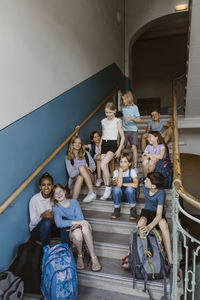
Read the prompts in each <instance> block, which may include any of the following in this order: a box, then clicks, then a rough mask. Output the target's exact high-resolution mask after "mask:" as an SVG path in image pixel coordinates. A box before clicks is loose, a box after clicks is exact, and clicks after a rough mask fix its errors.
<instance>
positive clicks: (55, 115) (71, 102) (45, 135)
mask: <svg viewBox="0 0 200 300" xmlns="http://www.w3.org/2000/svg"><path fill="white" fill-rule="evenodd" d="M115 86H118V87H119V88H120V89H123V88H124V75H123V74H122V73H121V71H120V70H119V68H118V67H117V65H116V64H112V65H110V66H108V67H107V68H105V69H103V70H102V71H100V72H98V73H97V74H95V75H94V76H92V77H90V78H88V79H87V80H85V81H83V82H82V83H80V84H78V85H77V86H75V87H74V88H72V89H70V90H68V91H66V92H65V93H63V94H62V95H60V96H58V97H56V98H55V99H53V100H51V101H50V102H49V103H47V104H45V105H43V106H42V107H40V108H38V109H37V110H35V111H33V112H32V113H30V114H28V115H26V116H25V117H23V118H21V119H20V120H18V121H16V122H15V123H13V124H11V125H10V126H8V127H6V128H5V129H3V130H1V131H0V144H1V148H0V158H1V161H0V166H1V168H0V178H1V181H0V204H1V203H3V202H4V201H5V200H6V199H7V198H8V197H9V196H10V195H11V194H12V193H13V192H14V191H15V190H16V189H17V187H19V186H20V185H21V184H22V183H23V181H24V180H25V179H26V178H27V177H28V176H29V175H30V174H31V173H32V172H33V171H34V170H35V169H36V168H37V167H38V166H39V165H40V164H41V163H42V162H43V161H44V160H45V159H46V158H47V157H48V156H49V155H50V154H51V153H52V152H53V151H54V150H55V149H56V148H57V147H58V146H59V145H60V143H62V142H63V141H64V139H65V138H66V137H67V136H68V135H69V134H70V133H71V132H72V131H73V130H74V129H75V127H76V125H77V124H80V123H81V122H82V121H83V120H84V119H85V118H86V117H87V116H88V115H89V114H90V113H91V112H92V110H93V109H94V108H95V107H96V106H97V105H98V104H99V103H100V102H101V101H102V100H103V99H104V98H105V97H106V96H107V94H108V93H109V92H110V91H111V90H112V89H113V88H114V87H115ZM103 116H104V112H103V109H101V111H99V112H98V113H97V114H96V115H95V116H94V117H93V118H92V119H91V120H90V121H88V123H87V125H86V126H85V127H84V128H83V129H82V130H81V131H80V135H81V136H82V137H83V138H84V139H86V137H87V136H88V135H89V133H90V131H93V130H95V129H99V128H100V120H101V119H102V118H103ZM66 150H67V148H66V147H65V148H64V149H63V150H61V151H60V153H59V154H58V155H57V156H56V157H55V158H54V159H53V160H52V161H51V162H50V163H49V164H48V165H47V166H46V167H45V169H44V170H43V171H42V172H41V174H43V173H44V172H45V171H48V172H49V173H50V174H52V176H53V177H54V182H55V183H61V184H66V179H67V178H66V170H65V155H66ZM41 174H39V175H38V176H37V177H36V178H35V179H34V180H33V181H32V182H31V183H30V185H29V186H28V187H27V188H26V189H25V190H24V191H23V192H22V193H21V194H20V195H19V196H18V197H17V198H16V199H15V201H14V202H13V204H12V205H11V206H10V207H9V208H8V209H7V210H6V211H5V212H4V213H3V214H2V215H1V216H0V228H1V231H0V241H1V243H4V245H6V246H5V247H0V257H1V262H0V263H1V264H0V271H2V270H5V269H6V268H7V267H8V266H9V264H10V263H11V261H12V259H13V257H14V255H15V253H16V249H17V247H18V245H19V244H20V243H22V242H24V241H25V240H27V238H28V236H29V229H28V223H29V216H28V203H29V199H30V197H32V195H33V194H35V193H36V192H38V191H39V189H38V179H39V177H40V176H41Z"/></svg>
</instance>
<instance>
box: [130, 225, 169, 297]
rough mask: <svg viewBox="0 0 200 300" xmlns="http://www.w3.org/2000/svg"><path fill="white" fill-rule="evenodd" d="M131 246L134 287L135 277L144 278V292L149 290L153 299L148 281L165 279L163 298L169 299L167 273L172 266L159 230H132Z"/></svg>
mask: <svg viewBox="0 0 200 300" xmlns="http://www.w3.org/2000/svg"><path fill="white" fill-rule="evenodd" d="M129 248H130V254H129V265H130V269H131V271H132V273H133V287H135V279H139V280H144V292H148V294H149V299H153V298H152V297H151V294H150V291H149V290H148V289H147V287H146V285H147V281H148V280H154V279H164V297H162V299H167V285H166V275H167V273H168V271H169V269H170V266H169V262H168V259H167V256H166V255H165V251H164V247H163V244H162V238H161V236H160V234H159V233H158V231H157V230H156V229H155V228H154V229H153V230H151V232H150V233H149V234H148V235H146V234H142V233H140V231H139V230H137V231H136V232H132V233H131V236H130V245H129Z"/></svg>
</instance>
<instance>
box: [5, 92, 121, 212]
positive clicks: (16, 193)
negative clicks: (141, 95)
mask: <svg viewBox="0 0 200 300" xmlns="http://www.w3.org/2000/svg"><path fill="white" fill-rule="evenodd" d="M116 92H117V88H114V89H113V90H112V91H111V92H110V93H109V94H108V95H107V96H106V97H105V98H104V99H103V100H102V101H101V103H100V104H99V105H98V106H97V107H96V108H95V109H94V110H93V111H92V112H91V113H90V114H89V115H88V117H87V118H86V119H85V120H84V121H83V122H82V123H81V124H80V125H79V127H77V128H76V129H75V130H74V131H73V132H72V133H71V134H70V135H69V136H68V137H67V138H66V139H65V140H64V141H63V142H62V143H61V144H60V146H58V147H57V148H56V150H54V151H53V152H52V154H51V155H49V156H48V157H47V159H46V160H45V161H44V162H43V163H42V164H41V165H40V166H39V167H38V168H37V169H36V170H35V171H34V172H33V173H32V174H31V175H30V176H29V177H28V178H27V179H26V180H25V181H24V182H23V183H22V184H21V185H20V186H19V187H18V188H17V189H16V191H15V192H14V193H13V194H12V195H11V196H10V197H9V198H8V199H7V200H6V201H5V202H4V203H3V204H2V205H1V206H0V215H1V214H2V213H3V212H4V210H5V209H6V208H7V207H8V206H9V205H10V204H11V203H12V202H13V201H14V200H15V199H16V198H17V196H19V194H21V193H22V192H23V190H24V189H25V188H26V187H27V186H28V185H29V183H31V181H32V180H33V179H34V178H35V177H36V176H37V175H38V174H39V173H40V172H41V170H42V169H44V167H45V166H46V165H47V164H48V163H49V162H50V161H51V160H52V159H53V158H54V157H55V156H56V155H57V154H58V153H59V152H60V151H61V150H62V148H63V147H64V146H65V145H66V144H67V143H68V142H69V141H70V140H71V138H72V137H73V136H74V135H75V134H76V133H77V132H78V131H79V130H80V129H81V127H83V126H84V125H85V123H86V122H87V121H88V120H89V119H90V118H91V117H92V116H93V115H94V114H95V113H96V112H97V111H98V110H99V109H100V108H101V107H102V106H103V105H104V103H105V102H107V101H108V100H109V99H110V98H111V97H113V96H114V95H115V94H116Z"/></svg>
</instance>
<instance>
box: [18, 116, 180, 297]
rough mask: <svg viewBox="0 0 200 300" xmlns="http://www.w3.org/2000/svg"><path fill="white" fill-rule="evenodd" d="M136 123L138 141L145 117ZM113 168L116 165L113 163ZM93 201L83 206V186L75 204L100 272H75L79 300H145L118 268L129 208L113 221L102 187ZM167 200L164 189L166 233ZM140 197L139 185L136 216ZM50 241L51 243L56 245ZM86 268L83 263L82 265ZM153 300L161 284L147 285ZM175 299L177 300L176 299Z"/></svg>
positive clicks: (130, 224) (159, 294) (130, 225)
mask: <svg viewBox="0 0 200 300" xmlns="http://www.w3.org/2000/svg"><path fill="white" fill-rule="evenodd" d="M161 118H162V119H164V120H167V121H170V120H171V118H170V117H169V116H161ZM141 119H142V122H141V123H140V124H139V126H138V127H139V140H140V137H141V134H142V133H143V132H145V128H146V124H147V121H148V120H149V117H142V118H141ZM168 146H169V151H170V154H171V157H172V143H170V144H169V145H168ZM138 154H139V155H138V157H139V163H138V170H139V174H138V176H139V177H142V165H141V150H140V147H139V151H138ZM116 167H117V163H116ZM94 189H95V192H96V194H97V200H95V201H93V202H91V203H83V202H82V201H81V200H82V199H83V198H84V196H85V195H86V194H87V193H88V190H87V188H86V187H83V188H82V190H81V195H80V197H79V203H80V205H81V208H82V210H83V214H84V217H85V219H86V220H88V222H89V223H90V224H91V226H92V230H93V239H94V245H95V250H96V254H97V256H98V258H99V260H100V262H101V265H102V270H101V271H100V272H92V271H91V268H90V266H86V267H85V269H84V270H81V271H79V272H78V277H79V298H78V299H79V300H88V299H91V300H92V299H98V300H113V299H115V300H129V299H131V300H144V299H149V296H148V294H146V293H144V292H143V289H144V284H143V281H139V280H137V282H136V284H135V289H133V280H132V275H131V273H130V272H129V271H127V270H124V269H123V268H122V267H121V259H122V257H124V256H125V254H126V253H127V251H128V245H129V235H130V232H131V231H132V230H134V229H135V228H136V222H133V221H129V206H128V204H127V203H122V205H121V215H120V218H119V219H117V220H112V219H110V216H111V214H112V212H113V210H114V206H113V200H112V199H109V200H108V201H102V200H100V196H101V195H102V194H103V192H104V186H102V187H99V188H96V187H94ZM171 200H172V191H171V190H166V201H165V212H166V218H167V222H168V225H169V228H170V230H172V219H171ZM144 201H145V200H144V194H143V190H142V185H141V186H140V188H139V195H138V197H137V205H136V210H137V215H138V216H139V215H140V212H141V209H142V208H143V207H144ZM57 242H58V241H57V240H52V244H55V243H57ZM181 252H182V250H181V244H180V251H179V261H180V260H181V259H182V255H181ZM85 265H86V264H85ZM178 285H179V295H181V294H183V283H182V282H179V284H178ZM148 288H149V289H150V292H151V295H152V297H153V299H159V300H160V299H161V297H162V296H163V281H162V280H154V281H151V282H148ZM169 291H170V284H169V278H168V279H167V292H168V298H169ZM31 299H32V300H34V299H41V296H39V295H38V296H37V295H25V297H24V300H31ZM177 299H179V298H177Z"/></svg>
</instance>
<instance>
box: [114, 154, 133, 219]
mask: <svg viewBox="0 0 200 300" xmlns="http://www.w3.org/2000/svg"><path fill="white" fill-rule="evenodd" d="M132 161H133V159H132V156H131V155H130V154H129V153H122V155H121V156H120V162H119V169H118V170H115V171H114V176H113V180H114V182H115V183H116V186H115V187H114V188H113V200H114V208H115V209H114V213H113V214H112V216H111V218H112V219H116V218H119V216H120V205H121V199H122V195H123V193H124V194H125V196H126V198H127V200H128V203H129V206H130V217H129V219H130V220H135V219H136V218H137V215H136V196H135V192H136V188H137V187H138V178H137V174H136V172H135V170H134V169H131V165H132Z"/></svg>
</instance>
